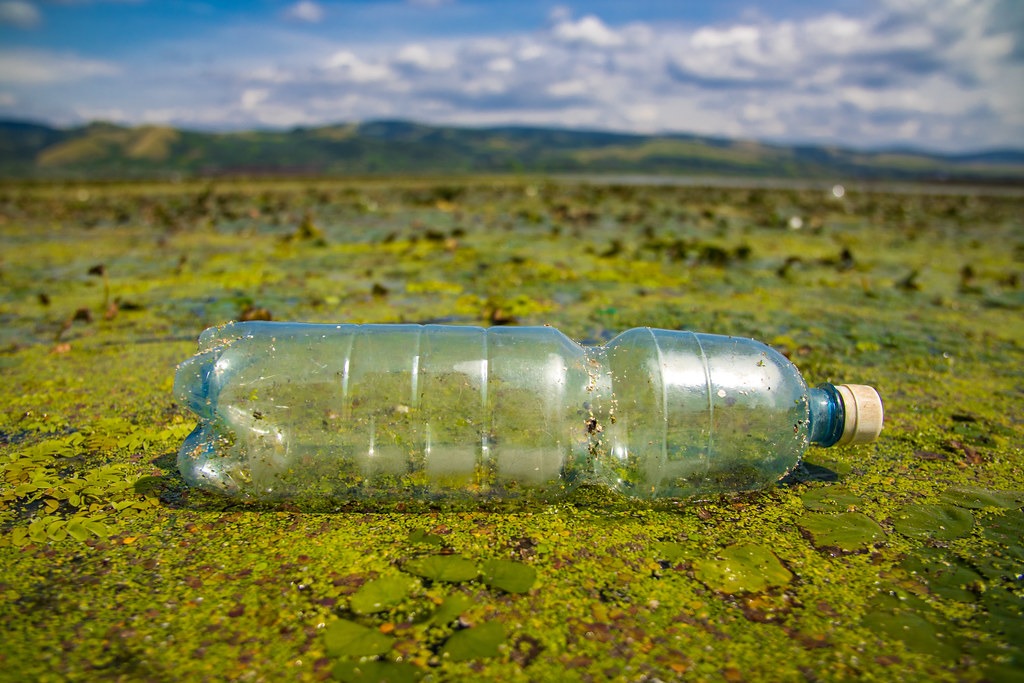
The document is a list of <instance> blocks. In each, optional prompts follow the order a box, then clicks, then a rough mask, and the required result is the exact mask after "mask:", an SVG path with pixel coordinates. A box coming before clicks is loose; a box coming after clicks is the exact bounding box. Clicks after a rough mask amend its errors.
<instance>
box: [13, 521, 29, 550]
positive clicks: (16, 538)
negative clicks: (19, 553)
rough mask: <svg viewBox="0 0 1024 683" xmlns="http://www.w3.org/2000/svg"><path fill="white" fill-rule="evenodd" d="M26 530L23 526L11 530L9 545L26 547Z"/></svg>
mask: <svg viewBox="0 0 1024 683" xmlns="http://www.w3.org/2000/svg"><path fill="white" fill-rule="evenodd" d="M28 542H29V538H28V529H26V528H25V527H23V526H18V527H14V528H13V529H11V544H12V545H14V546H15V547H21V546H23V545H28Z"/></svg>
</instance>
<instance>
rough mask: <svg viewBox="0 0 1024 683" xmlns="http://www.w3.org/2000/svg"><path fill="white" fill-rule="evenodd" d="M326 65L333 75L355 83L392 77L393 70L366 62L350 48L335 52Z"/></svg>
mask: <svg viewBox="0 0 1024 683" xmlns="http://www.w3.org/2000/svg"><path fill="white" fill-rule="evenodd" d="M325 67H326V68H327V70H328V72H330V73H331V74H332V75H334V76H336V77H340V78H341V79H343V80H349V81H353V82H355V83H371V82H373V81H383V80H387V79H388V78H390V77H391V70H390V69H389V68H388V67H387V66H385V65H382V64H373V63H370V62H365V61H363V60H362V59H360V58H359V57H357V56H356V55H355V54H354V53H353V52H350V51H349V50H339V51H338V52H335V53H334V54H333V55H331V57H330V59H328V60H327V63H326V64H325Z"/></svg>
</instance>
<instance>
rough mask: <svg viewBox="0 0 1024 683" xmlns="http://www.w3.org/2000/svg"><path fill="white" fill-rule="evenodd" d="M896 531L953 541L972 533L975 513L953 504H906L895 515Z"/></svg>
mask: <svg viewBox="0 0 1024 683" xmlns="http://www.w3.org/2000/svg"><path fill="white" fill-rule="evenodd" d="M893 526H894V527H895V528H896V531H898V532H900V533H901V534H903V535H904V536H910V537H911V538H933V539H936V540H939V541H951V540H953V539H954V538H960V537H961V536H966V535H967V534H969V533H971V529H972V528H974V515H972V514H971V513H970V512H968V511H967V510H963V509H961V508H958V507H954V506H952V505H925V504H916V503H914V504H911V505H904V506H903V507H901V508H900V509H899V510H897V511H896V514H895V515H893Z"/></svg>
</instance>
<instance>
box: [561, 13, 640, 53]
mask: <svg viewBox="0 0 1024 683" xmlns="http://www.w3.org/2000/svg"><path fill="white" fill-rule="evenodd" d="M561 16H563V18H562V19H561V20H560V21H558V23H556V24H555V27H554V29H553V31H552V33H553V35H554V36H555V38H556V39H558V40H560V41H562V42H565V43H584V44H587V45H593V46H595V47H617V46H619V45H622V44H623V42H625V41H624V40H623V38H622V36H620V35H619V34H618V33H616V32H615V31H613V30H611V29H610V28H608V27H607V26H605V24H604V22H603V21H601V20H600V19H598V18H597V17H595V16H594V15H593V14H588V15H587V16H585V17H583V18H582V19H580V20H579V21H573V20H572V18H571V17H568V16H565V15H561Z"/></svg>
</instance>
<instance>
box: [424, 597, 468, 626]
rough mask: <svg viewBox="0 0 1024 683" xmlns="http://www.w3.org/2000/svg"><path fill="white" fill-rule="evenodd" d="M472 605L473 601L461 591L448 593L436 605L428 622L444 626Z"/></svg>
mask: <svg viewBox="0 0 1024 683" xmlns="http://www.w3.org/2000/svg"><path fill="white" fill-rule="evenodd" d="M472 605H473V602H472V601H471V600H470V599H469V598H467V597H466V596H465V595H462V594H461V593H456V594H454V595H449V596H448V597H447V598H445V599H444V601H443V602H442V603H441V604H440V605H438V606H437V609H436V610H435V611H434V613H433V614H432V615H430V623H432V624H436V625H437V626H446V625H448V624H450V623H452V622H453V621H455V620H456V619H458V618H459V616H460V615H461V614H462V613H463V612H465V611H466V610H468V609H469V608H470V607H471V606H472Z"/></svg>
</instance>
